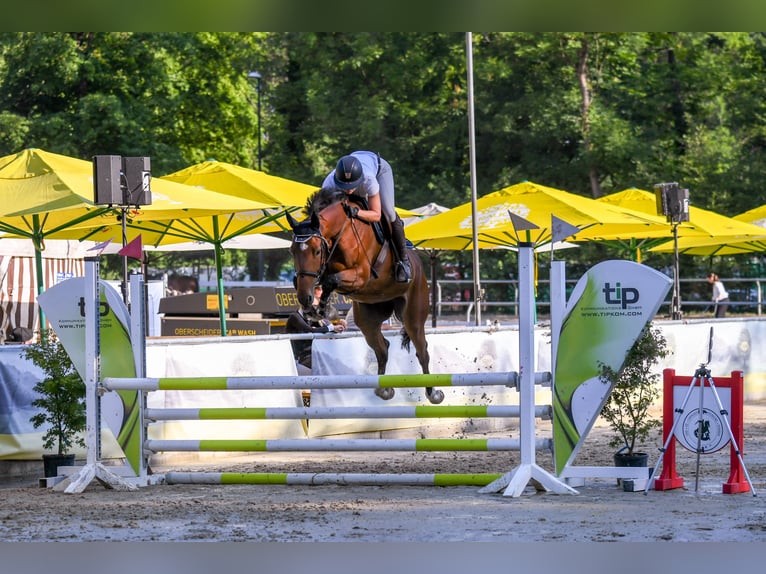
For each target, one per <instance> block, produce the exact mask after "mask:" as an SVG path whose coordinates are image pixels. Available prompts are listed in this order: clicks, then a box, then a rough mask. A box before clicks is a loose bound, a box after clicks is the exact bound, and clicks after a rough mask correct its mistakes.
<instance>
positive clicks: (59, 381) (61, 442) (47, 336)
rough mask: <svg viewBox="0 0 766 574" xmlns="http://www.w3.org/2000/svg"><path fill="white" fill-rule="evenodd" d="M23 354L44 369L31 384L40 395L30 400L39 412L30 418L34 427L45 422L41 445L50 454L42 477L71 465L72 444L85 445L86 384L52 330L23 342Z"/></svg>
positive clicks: (45, 461) (44, 459) (54, 473)
mask: <svg viewBox="0 0 766 574" xmlns="http://www.w3.org/2000/svg"><path fill="white" fill-rule="evenodd" d="M22 354H23V355H24V357H25V358H26V359H28V360H30V361H31V362H32V363H34V364H35V365H36V366H38V367H39V368H40V369H42V371H43V380H41V381H39V382H38V383H37V384H35V386H34V387H33V390H34V391H35V392H36V393H37V394H38V395H39V397H38V398H37V399H35V400H34V401H32V406H35V407H37V408H39V409H41V411H39V412H37V413H36V414H34V415H33V416H32V417H30V419H29V420H30V422H31V423H32V425H34V427H35V428H39V427H42V426H44V425H47V426H46V428H45V434H44V435H43V448H44V449H45V450H53V451H54V452H53V453H50V454H43V465H44V469H45V476H46V477H51V476H56V475H57V474H58V470H57V469H58V467H59V466H71V465H72V464H74V457H75V455H74V454H72V453H70V452H69V451H70V450H71V449H72V448H73V447H74V446H81V447H85V440H84V438H83V436H82V435H80V434H79V433H82V431H84V430H85V425H86V417H85V383H84V382H83V380H82V378H81V377H80V375H79V374H78V372H77V370H76V369H75V368H74V365H73V364H72V361H71V359H70V358H69V355H68V354H67V352H66V351H65V350H64V346H63V345H62V344H61V341H59V339H58V337H56V335H55V334H54V333H53V332H52V331H45V332H44V333H43V334H42V335H41V337H40V340H39V342H37V343H33V344H30V345H26V346H25V347H24V349H23V351H22Z"/></svg>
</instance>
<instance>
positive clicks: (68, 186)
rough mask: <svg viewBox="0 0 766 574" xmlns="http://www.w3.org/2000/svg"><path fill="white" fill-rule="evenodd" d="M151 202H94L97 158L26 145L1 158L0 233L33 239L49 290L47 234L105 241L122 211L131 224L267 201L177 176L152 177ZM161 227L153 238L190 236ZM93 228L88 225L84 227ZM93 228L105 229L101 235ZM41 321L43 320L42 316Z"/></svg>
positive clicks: (118, 226) (115, 234)
mask: <svg viewBox="0 0 766 574" xmlns="http://www.w3.org/2000/svg"><path fill="white" fill-rule="evenodd" d="M151 189H152V204H151V205H147V206H141V207H140V208H131V209H128V210H125V211H123V210H122V209H120V208H115V207H109V206H96V205H94V203H93V201H94V190H93V164H92V162H89V161H85V160H80V159H76V158H71V157H67V156H63V155H59V154H54V153H51V152H47V151H44V150H40V149H27V150H24V151H21V152H19V153H17V154H13V155H9V156H5V157H2V158H0V232H3V233H4V234H5V235H6V236H7V237H16V238H28V239H31V240H32V241H33V243H34V245H35V251H36V274H37V280H38V293H40V292H42V291H43V290H44V289H45V285H44V279H43V273H42V258H41V256H40V253H41V251H42V250H43V249H44V248H45V239H46V238H56V239H88V238H89V236H93V239H94V240H98V241H103V240H106V239H115V238H116V237H119V234H120V229H121V222H122V219H123V216H125V217H126V218H127V220H128V221H127V222H126V223H127V224H129V225H138V223H140V222H154V221H157V220H162V221H163V222H164V221H168V220H172V219H173V218H176V219H178V218H186V217H201V216H203V215H204V216H206V215H213V214H221V213H232V212H239V211H247V210H253V209H259V208H262V207H264V206H265V205H266V204H263V203H259V202H254V201H250V200H247V199H242V198H239V197H229V196H226V195H222V194H219V193H215V192H212V191H207V190H204V189H199V188H194V187H190V186H186V185H182V184H179V183H175V182H172V181H163V180H161V179H153V180H152V183H151ZM167 227H168V226H167V224H165V225H163V226H160V227H156V228H155V231H156V237H153V240H154V241H157V242H158V241H160V240H162V241H165V242H176V241H185V240H186V238H184V237H182V236H178V235H173V234H171V233H169V230H168V228H167ZM84 228H88V230H87V231H86V230H84ZM93 228H95V229H99V230H103V233H101V236H98V233H95V232H93ZM134 235H135V233H134ZM41 325H44V321H42V320H41Z"/></svg>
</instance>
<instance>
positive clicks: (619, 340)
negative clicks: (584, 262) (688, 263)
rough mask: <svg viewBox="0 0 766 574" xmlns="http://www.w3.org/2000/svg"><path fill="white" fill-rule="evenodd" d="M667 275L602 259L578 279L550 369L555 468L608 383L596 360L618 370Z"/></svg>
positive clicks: (572, 451)
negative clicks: (602, 260)
mask: <svg viewBox="0 0 766 574" xmlns="http://www.w3.org/2000/svg"><path fill="white" fill-rule="evenodd" d="M671 284H672V280H671V279H670V278H669V277H667V276H666V275H664V274H662V273H659V272H658V271H656V270H654V269H652V268H650V267H646V266H644V265H641V264H639V263H634V262H632V261H622V260H619V261H618V260H614V261H604V262H602V263H599V264H597V265H595V266H594V267H592V268H591V269H590V270H588V272H587V273H586V274H585V275H583V277H582V278H581V279H580V280H579V281H578V283H577V285H576V286H575V288H574V291H573V292H572V295H571V297H570V298H569V302H568V303H567V307H566V310H565V312H564V319H563V321H562V323H561V332H560V334H559V339H558V349H557V351H556V364H555V365H554V373H553V454H554V464H555V467H556V473H557V474H560V473H561V471H562V470H563V469H564V467H565V466H567V465H568V464H570V463H571V462H572V460H573V459H574V457H575V455H576V454H577V452H578V450H579V449H580V447H581V446H582V441H583V440H584V438H585V436H586V435H587V434H588V432H589V431H590V429H591V427H592V426H593V423H594V422H595V421H596V419H597V418H598V416H599V413H600V412H601V408H602V407H603V405H604V403H605V402H606V400H607V398H608V397H609V393H610V391H611V388H610V387H609V385H608V384H606V383H604V382H603V381H602V380H601V379H600V377H599V372H600V370H601V369H600V365H601V364H605V365H608V366H610V367H611V368H612V369H614V370H615V371H618V370H619V369H620V368H621V367H622V364H623V362H624V360H625V354H626V353H627V352H628V350H629V349H630V348H631V347H632V346H633V343H634V342H635V341H636V339H638V337H639V335H640V334H641V331H642V330H643V329H644V327H645V326H646V325H647V324H648V323H649V322H650V321H651V320H652V319H653V318H654V316H655V314H656V313H657V310H658V309H659V307H660V305H661V304H662V302H663V301H664V300H665V296H666V295H667V293H668V291H669V289H670V286H671Z"/></svg>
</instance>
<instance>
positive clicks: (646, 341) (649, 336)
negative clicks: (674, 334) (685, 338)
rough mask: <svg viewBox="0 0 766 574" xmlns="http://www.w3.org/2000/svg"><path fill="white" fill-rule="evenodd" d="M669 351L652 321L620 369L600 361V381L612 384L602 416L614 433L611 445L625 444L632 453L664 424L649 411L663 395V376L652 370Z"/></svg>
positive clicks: (610, 441)
mask: <svg viewBox="0 0 766 574" xmlns="http://www.w3.org/2000/svg"><path fill="white" fill-rule="evenodd" d="M668 353H669V350H668V348H667V341H666V339H665V337H664V335H663V334H662V331H661V330H660V329H658V328H656V327H653V326H652V325H651V324H649V325H647V326H646V328H645V329H644V331H643V332H642V333H641V335H640V336H639V338H638V339H636V342H635V343H634V344H633V346H632V347H631V348H630V349H629V350H628V352H627V354H626V355H625V363H624V364H623V366H622V369H620V371H619V372H616V371H614V370H613V369H612V368H611V367H609V366H607V365H605V364H603V363H601V364H600V368H601V373H600V379H601V381H602V382H603V383H605V384H609V385H613V387H612V392H611V394H610V395H609V399H608V400H607V402H606V404H604V406H603V408H602V409H601V416H602V417H603V418H604V419H605V420H606V421H607V422H608V423H609V424H610V426H611V427H612V430H613V431H614V433H615V434H614V436H613V437H611V439H610V440H609V445H610V446H613V447H622V446H625V447H627V451H626V454H633V452H634V450H635V448H636V445H637V444H639V445H640V444H641V443H642V442H644V441H646V439H647V438H649V434H650V433H651V431H652V430H654V429H656V428H658V427H660V426H661V424H662V423H661V422H660V421H659V420H658V419H655V418H654V417H652V416H651V413H650V412H649V409H650V408H651V406H652V404H653V403H654V402H655V401H656V400H657V399H658V398H659V396H660V394H661V391H660V375H659V374H658V373H656V372H652V367H654V366H655V365H657V364H658V363H659V361H660V360H661V359H663V358H665V357H666V356H667V355H668Z"/></svg>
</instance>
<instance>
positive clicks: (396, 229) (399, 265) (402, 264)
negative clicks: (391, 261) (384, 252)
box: [391, 216, 412, 283]
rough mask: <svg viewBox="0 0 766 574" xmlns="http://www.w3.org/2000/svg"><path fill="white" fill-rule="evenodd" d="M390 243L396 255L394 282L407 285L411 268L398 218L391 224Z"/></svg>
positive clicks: (402, 223)
mask: <svg viewBox="0 0 766 574" xmlns="http://www.w3.org/2000/svg"><path fill="white" fill-rule="evenodd" d="M391 243H392V244H393V246H394V251H395V254H396V258H397V262H396V271H395V274H396V280H397V281H398V282H399V283H409V282H410V279H412V268H411V267H410V260H409V257H407V245H406V244H405V241H404V222H403V221H402V220H401V218H400V217H398V216H397V218H396V219H395V220H394V221H392V222H391Z"/></svg>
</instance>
